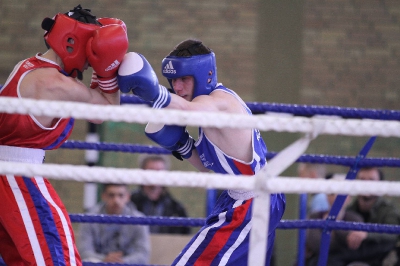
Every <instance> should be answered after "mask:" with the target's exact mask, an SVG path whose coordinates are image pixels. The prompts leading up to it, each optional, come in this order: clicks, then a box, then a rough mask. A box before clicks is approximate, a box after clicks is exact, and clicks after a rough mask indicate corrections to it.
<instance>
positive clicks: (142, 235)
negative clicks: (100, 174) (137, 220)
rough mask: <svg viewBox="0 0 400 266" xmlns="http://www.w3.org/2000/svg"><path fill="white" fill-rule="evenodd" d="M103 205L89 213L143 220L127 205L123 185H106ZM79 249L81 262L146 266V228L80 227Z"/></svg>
mask: <svg viewBox="0 0 400 266" xmlns="http://www.w3.org/2000/svg"><path fill="white" fill-rule="evenodd" d="M101 200H102V202H101V203H99V204H98V205H96V206H95V207H94V208H93V209H92V210H91V212H90V213H92V214H108V215H130V216H143V214H142V213H141V212H139V211H138V210H136V208H135V206H134V205H133V204H132V203H130V201H129V189H128V186H127V185H123V184H105V185H104V188H103V192H102V194H101ZM78 248H79V251H80V253H81V255H82V259H83V260H84V261H90V262H108V263H136V264H145V263H148V262H149V258H150V237H149V228H148V226H144V225H120V224H99V223H90V224H89V223H87V224H85V223H84V224H82V225H81V227H80V233H79V242H78Z"/></svg>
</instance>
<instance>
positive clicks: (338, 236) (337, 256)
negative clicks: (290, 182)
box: [306, 174, 364, 266]
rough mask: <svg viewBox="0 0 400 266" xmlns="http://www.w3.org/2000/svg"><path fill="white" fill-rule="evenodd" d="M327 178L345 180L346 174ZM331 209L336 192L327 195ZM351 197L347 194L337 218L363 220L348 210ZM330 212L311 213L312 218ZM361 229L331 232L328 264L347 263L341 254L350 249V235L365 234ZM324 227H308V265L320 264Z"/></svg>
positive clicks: (330, 265) (352, 220) (337, 265)
mask: <svg viewBox="0 0 400 266" xmlns="http://www.w3.org/2000/svg"><path fill="white" fill-rule="evenodd" d="M326 178H327V179H332V180H344V179H345V178H346V175H344V174H330V175H327V176H326ZM327 199H328V204H329V209H330V207H332V205H333V203H334V202H335V199H336V194H328V195H327ZM350 201H351V197H350V196H347V198H346V200H345V202H344V203H343V206H342V208H341V209H340V211H339V213H338V215H337V218H336V220H338V221H348V222H362V217H361V216H360V215H358V214H357V213H355V212H354V211H350V210H346V207H347V206H348V205H349V203H350ZM328 214H329V210H327V211H320V212H314V213H311V214H310V219H326V218H327V216H328ZM363 233H364V232H360V231H348V230H334V231H332V234H331V239H330V246H329V256H328V261H327V266H341V265H343V266H344V265H347V263H346V262H345V261H343V260H342V258H341V255H342V253H343V252H344V251H345V250H348V249H350V247H349V246H348V243H347V239H348V238H349V237H350V235H353V234H354V235H357V234H363ZM321 236H322V229H319V228H318V229H308V230H307V239H306V265H307V266H314V265H317V264H318V259H319V251H320V245H321Z"/></svg>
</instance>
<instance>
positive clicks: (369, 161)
mask: <svg viewBox="0 0 400 266" xmlns="http://www.w3.org/2000/svg"><path fill="white" fill-rule="evenodd" d="M60 148H63V149H82V150H99V151H114V152H131V153H150V154H171V152H170V151H168V150H166V149H164V148H161V147H157V146H150V145H138V144H124V143H106V142H84V141H75V140H68V141H66V142H65V143H63V144H62V145H61V147H60ZM276 154H277V153H276V152H268V153H267V156H266V158H267V159H268V160H269V159H271V158H273V157H274V156H275V155H276ZM357 160H358V159H357V157H350V156H330V155H321V154H305V155H302V156H300V157H299V159H298V160H297V161H296V162H301V163H317V164H334V165H342V166H349V167H351V166H353V165H354V164H355V163H356V161H357ZM358 165H359V166H360V167H367V166H376V167H400V158H364V159H362V160H361V161H359V162H358Z"/></svg>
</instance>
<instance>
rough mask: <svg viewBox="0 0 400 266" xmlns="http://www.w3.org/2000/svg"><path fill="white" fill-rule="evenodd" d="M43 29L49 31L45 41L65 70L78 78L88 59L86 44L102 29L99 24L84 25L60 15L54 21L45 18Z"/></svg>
mask: <svg viewBox="0 0 400 266" xmlns="http://www.w3.org/2000/svg"><path fill="white" fill-rule="evenodd" d="M94 19H95V17H94ZM95 21H96V20H95ZM42 28H43V29H45V30H47V31H46V33H45V35H44V39H45V41H46V43H47V44H48V46H50V48H51V49H53V50H54V51H55V52H56V54H57V55H58V56H59V57H60V58H61V60H62V62H63V64H64V70H65V71H66V72H67V73H68V74H69V75H71V76H72V77H76V76H77V74H78V72H77V71H79V72H83V70H84V69H83V68H84V66H85V63H86V59H87V58H86V52H85V48H86V43H87V41H88V39H89V38H90V37H91V36H92V34H93V31H95V30H96V29H98V28H100V25H99V23H98V24H89V23H83V22H79V21H78V20H76V19H74V18H72V17H70V16H68V15H66V14H61V13H59V14H57V15H56V16H55V17H54V19H50V18H45V19H44V20H43V22H42Z"/></svg>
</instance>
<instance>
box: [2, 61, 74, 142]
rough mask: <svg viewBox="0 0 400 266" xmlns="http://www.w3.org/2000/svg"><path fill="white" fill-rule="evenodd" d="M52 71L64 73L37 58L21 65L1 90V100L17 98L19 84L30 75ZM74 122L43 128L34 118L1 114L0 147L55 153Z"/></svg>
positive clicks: (18, 65)
mask: <svg viewBox="0 0 400 266" xmlns="http://www.w3.org/2000/svg"><path fill="white" fill-rule="evenodd" d="M42 67H52V68H56V69H58V70H59V71H60V72H62V71H63V70H62V69H61V68H60V67H59V66H58V65H56V64H55V63H53V62H51V61H47V60H46V59H44V58H42V57H40V56H39V55H36V56H35V57H31V58H28V59H26V60H23V61H21V62H19V63H18V64H17V65H16V66H15V68H14V70H13V72H12V73H11V74H10V76H9V77H8V79H7V81H6V84H4V86H3V88H1V90H0V96H8V97H18V98H21V96H20V95H19V94H20V93H19V86H18V84H19V82H20V81H21V80H22V78H23V77H24V76H25V75H26V74H27V73H29V72H30V71H32V70H34V69H37V68H42ZM73 125H74V120H73V119H72V118H60V119H58V120H57V121H56V122H55V123H54V124H53V125H52V127H50V128H46V127H44V126H42V125H41V124H40V123H39V122H38V121H36V119H35V117H34V116H31V115H20V114H7V113H0V145H7V146H18V147H25V148H37V149H46V150H51V149H56V148H58V147H59V146H60V145H61V144H62V143H64V142H65V141H66V140H67V139H68V137H69V135H70V134H71V132H72V128H73Z"/></svg>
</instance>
